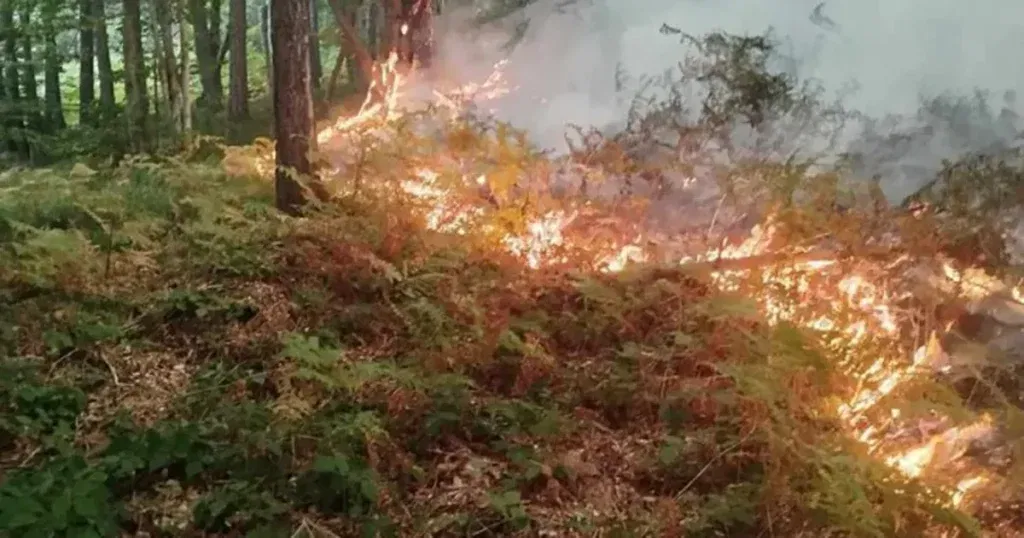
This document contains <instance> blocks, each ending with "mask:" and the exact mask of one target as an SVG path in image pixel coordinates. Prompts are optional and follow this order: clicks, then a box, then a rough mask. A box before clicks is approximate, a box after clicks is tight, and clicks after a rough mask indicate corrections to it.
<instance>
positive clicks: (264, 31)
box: [260, 0, 274, 95]
mask: <svg viewBox="0 0 1024 538" xmlns="http://www.w3.org/2000/svg"><path fill="white" fill-rule="evenodd" d="M260 43H262V45H263V59H264V62H265V63H266V66H267V90H268V92H269V93H270V95H273V94H274V55H273V53H272V51H271V50H270V0H264V2H263V5H262V6H260Z"/></svg>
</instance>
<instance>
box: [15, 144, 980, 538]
mask: <svg viewBox="0 0 1024 538" xmlns="http://www.w3.org/2000/svg"><path fill="white" fill-rule="evenodd" d="M0 188H2V190H3V195H2V196H0V251H2V252H0V302H2V304H3V305H5V307H4V308H2V309H0V354H2V357H3V360H2V363H0V368H2V369H3V372H2V374H0V450H2V466H3V475H2V481H0V535H4V536H17V537H25V538H31V537H44V536H46V537H49V536H67V537H72V536H74V537H85V536H99V537H102V536H117V535H118V534H119V533H120V534H122V535H136V536H141V535H149V536H239V535H246V536H266V537H271V536H282V537H283V536H310V537H313V536H355V535H363V536H510V535H523V536H526V535H531V536H532V535H545V534H546V535H552V536H623V537H627V536H682V535H686V536H709V537H710V536H735V537H748V536H758V535H774V536H823V535H828V536H879V537H881V536H907V537H917V536H921V535H922V533H924V532H925V530H926V529H934V528H935V527H943V528H956V529H961V530H963V531H966V532H968V533H973V532H976V531H977V529H976V525H975V524H974V523H973V522H972V521H971V520H970V518H968V517H967V516H966V515H964V514H961V513H959V512H956V511H954V510H950V509H947V508H944V507H943V505H942V504H941V502H940V500H939V499H938V498H934V497H932V496H931V494H930V493H928V492H927V491H926V490H924V489H923V488H921V487H920V486H919V485H917V484H916V483H911V482H908V481H907V480H906V479H904V478H902V477H901V476H900V475H899V474H898V473H897V472H895V471H893V470H892V469H890V468H889V467H887V466H885V465H883V464H882V463H880V462H878V461H877V460H875V459H873V458H871V457H870V456H869V455H868V454H866V453H865V449H864V448H862V447H860V446H859V445H856V444H854V443H853V442H852V441H850V440H849V439H848V437H847V435H846V434H844V433H843V431H842V428H840V425H839V424H838V423H837V421H836V419H835V418H833V416H832V414H830V413H829V412H828V409H829V406H830V405H832V404H833V402H832V398H833V396H834V395H835V394H837V393H839V392H841V387H839V386H838V384H839V379H838V378H839V376H838V372H837V371H836V367H835V366H834V365H833V363H832V362H831V361H830V359H829V357H828V356H827V354H826V353H825V352H824V351H823V350H821V349H819V348H818V347H817V346H816V344H814V341H813V340H811V339H808V338H805V336H804V335H803V334H802V333H801V332H800V331H799V330H797V329H796V328H794V327H791V326H787V325H785V324H781V325H775V326H769V325H768V324H767V323H765V322H764V320H763V319H761V317H760V316H759V315H758V314H757V313H756V312H757V310H756V309H755V308H753V307H751V306H750V305H748V304H747V303H746V302H745V301H744V300H743V299H742V298H739V297H733V296H729V295H727V294H723V293H721V292H717V291H713V290H712V288H711V286H710V285H709V284H708V283H707V282H705V281H703V280H702V278H701V277H698V276H696V275H690V274H686V273H685V272H683V271H682V270H681V269H679V268H662V267H641V268H634V269H630V270H627V271H625V272H623V273H621V274H617V275H606V274H602V273H587V272H573V271H566V270H529V269H526V268H524V267H523V266H522V264H520V263H518V262H517V261H516V260H514V259H512V258H511V257H510V256H507V255H502V254H499V253H496V251H495V250H494V249H487V248H485V247H484V246H481V245H477V244H476V243H470V242H467V241H464V240H462V239H460V238H459V237H458V236H453V235H446V234H443V233H436V232H430V231H427V230H425V229H423V227H422V226H420V224H419V223H418V221H417V220H416V219H414V218H412V217H411V216H406V215H404V214H403V213H402V212H400V211H391V212H381V211H379V210H375V209H373V208H368V207H363V206H360V205H358V204H356V203H355V202H351V203H342V204H339V205H338V206H336V207H332V208H330V209H328V210H325V211H322V212H320V213H318V214H316V215H315V216H311V217H307V218H303V219H288V218H285V217H282V216H280V215H279V214H277V213H276V212H275V211H273V209H272V207H271V206H270V204H269V201H270V199H271V197H272V192H271V188H270V185H268V184H267V183H265V182H261V181H256V180H246V179H239V178H230V177H227V176H225V175H224V174H223V173H221V172H220V171H219V170H218V169H217V168H214V167H206V166H203V165H197V164H186V163H184V162H179V161H175V160H168V161H163V162H160V163H153V162H143V161H136V162H127V163H124V164H122V165H121V166H120V167H119V168H117V169H113V170H102V171H94V170H90V169H87V168H85V167H82V166H77V167H75V168H73V169H70V170H66V169H51V170H39V171H32V172H17V173H7V174H5V175H4V177H3V179H2V183H0Z"/></svg>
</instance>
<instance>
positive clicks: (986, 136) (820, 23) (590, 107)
mask: <svg viewBox="0 0 1024 538" xmlns="http://www.w3.org/2000/svg"><path fill="white" fill-rule="evenodd" d="M983 4H984V5H983V6H979V7H971V6H969V5H968V4H965V3H964V1H963V0H900V1H898V2H894V1H892V0H831V1H828V2H825V3H824V4H823V5H822V4H821V3H820V2H818V0H631V1H628V2H627V1H624V0H538V1H537V2H536V3H534V4H532V5H531V6H529V7H528V8H526V9H523V10H520V11H519V12H518V13H516V14H513V15H510V16H508V17H505V18H503V19H502V20H500V21H497V22H495V23H492V24H489V25H487V26H485V27H484V28H482V29H481V28H476V29H473V28H471V27H470V25H468V24H467V23H466V19H467V12H466V11H462V10H454V12H453V13H452V14H451V15H447V16H445V17H444V18H443V19H442V20H440V21H439V24H438V32H437V35H438V37H439V58H440V62H439V63H440V65H441V67H440V69H442V70H445V71H446V72H447V73H449V74H450V76H454V77H456V78H458V79H462V80H472V79H480V78H483V77H486V75H487V73H488V72H489V71H490V70H491V67H492V65H493V64H494V63H495V62H496V61H498V60H500V59H504V58H507V59H508V65H507V67H506V76H507V78H508V80H509V82H510V83H511V84H512V85H513V86H514V87H515V88H516V90H515V91H514V92H511V93H510V94H509V95H507V96H506V97H504V98H503V99H501V100H500V101H497V102H494V103H488V105H487V106H488V107H490V108H492V109H493V111H494V113H495V116H496V117H497V118H499V119H502V120H505V121H509V122H511V123H512V124H514V125H516V126H518V127H520V128H522V129H525V130H526V131H528V132H529V133H530V134H531V138H532V140H533V141H534V142H535V143H537V144H539V145H541V146H544V147H548V148H553V149H555V150H560V149H564V148H565V142H564V138H563V135H564V132H565V126H566V125H567V124H581V125H584V126H595V127H598V128H603V129H609V130H610V129H615V128H617V127H619V126H620V125H621V124H622V122H623V120H624V119H625V117H626V115H627V112H628V109H629V106H630V100H631V99H630V98H631V97H632V96H633V94H634V93H635V91H636V89H637V88H636V84H637V81H638V80H639V79H640V77H642V76H648V77H658V76H663V75H664V74H665V73H667V72H669V71H670V70H672V69H673V68H675V67H676V66H677V65H678V62H679V61H681V60H682V59H683V55H684V54H685V51H686V49H685V47H684V46H683V45H681V44H680V41H679V36H677V35H665V34H663V33H660V32H659V28H661V26H662V25H663V24H668V25H670V26H672V27H675V28H678V29H680V30H682V31H683V32H685V33H688V34H691V35H695V36H700V35H704V34H706V33H709V32H714V31H725V32H728V33H732V34H761V33H764V32H765V31H768V30H769V29H771V30H772V32H773V36H774V37H776V38H777V39H778V40H779V41H780V42H781V47H780V49H779V53H780V56H779V58H778V60H777V68H778V69H780V70H785V71H787V72H790V73H791V74H794V75H797V76H798V77H799V78H800V79H802V80H808V79H813V80H815V81H817V82H819V83H820V84H821V85H822V86H823V87H824V89H825V90H826V92H827V93H826V95H825V96H824V97H825V98H826V99H829V98H836V97H839V96H842V103H843V105H844V107H846V108H847V109H851V110H855V111H858V112H859V113H861V114H862V115H863V116H862V117H863V118H865V119H864V120H863V121H861V122H858V123H856V124H854V125H852V126H850V127H849V128H848V129H849V130H848V132H847V133H845V135H844V137H845V138H844V140H843V144H842V147H841V148H840V150H845V151H854V152H856V153H859V154H860V161H859V162H860V171H861V172H862V173H863V174H866V175H873V174H879V175H881V176H882V186H883V190H884V191H885V192H886V194H887V195H888V197H889V198H890V200H891V201H893V202H898V201H899V200H900V199H902V198H903V197H905V196H906V195H908V194H909V193H912V192H913V191H915V190H916V189H917V188H918V187H919V186H920V185H921V184H923V183H924V182H925V181H927V180H928V178H929V175H930V174H931V173H933V172H934V170H936V169H938V167H939V166H940V165H941V160H942V159H943V158H955V157H956V156H958V155H960V154H963V153H964V152H968V151H977V150H981V149H986V148H991V147H993V146H996V145H1000V144H1003V145H1006V144H1010V143H1011V142H1012V140H1013V139H1014V138H1015V137H1016V135H1017V133H1018V132H1019V130H1020V127H1021V125H1020V124H1018V123H1016V116H1015V115H1014V113H1015V108H1016V103H1015V102H1014V100H1013V94H1012V93H1006V92H1008V91H1012V90H1018V89H1020V88H1024V62H1021V61H1020V60H1019V59H1018V58H1017V52H1018V50H1019V45H1021V44H1024V3H1021V2H1015V1H1013V0H987V1H986V2H984V3H983ZM524 29H525V33H524V32H523V30H524ZM520 33H521V34H522V36H521V38H520V39H519V40H518V42H517V43H516V44H515V46H514V47H511V50H510V51H509V43H510V41H511V40H512V37H513V35H516V34H520ZM624 74H625V75H628V76H626V77H624V76H623V75H624ZM850 88H854V91H853V92H852V93H851V92H849V91H848V90H849V89H850ZM976 90H982V91H986V92H990V93H991V95H990V97H989V98H988V99H987V106H986V105H983V104H982V103H981V102H979V101H978V100H975V99H974V98H973V96H974V92H975V91H976ZM939 96H946V100H944V101H941V102H939V103H937V104H936V103H933V104H932V106H931V109H930V110H929V111H925V112H922V103H923V102H924V101H926V100H927V99H931V98H935V97H939ZM957 97H965V98H966V99H960V100H959V101H958V100H957V99H956V98H957ZM1000 109H1002V110H1000ZM894 133H900V134H902V135H904V136H901V137H899V140H896V139H895V138H894V137H893V136H892V135H893V134H894Z"/></svg>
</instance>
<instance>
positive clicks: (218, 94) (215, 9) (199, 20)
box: [189, 0, 224, 127]
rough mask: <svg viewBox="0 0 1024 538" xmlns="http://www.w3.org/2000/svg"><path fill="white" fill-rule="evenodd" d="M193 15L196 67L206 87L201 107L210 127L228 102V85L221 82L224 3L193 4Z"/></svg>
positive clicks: (198, 1) (201, 1)
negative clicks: (213, 118) (221, 34)
mask: <svg viewBox="0 0 1024 538" xmlns="http://www.w3.org/2000/svg"><path fill="white" fill-rule="evenodd" d="M189 11H190V12H191V14H192V27H193V30H194V31H195V42H196V63H198V64H199V82H200V84H201V85H202V93H201V94H200V95H199V101H198V103H197V104H198V105H200V108H202V109H204V111H205V112H206V115H205V117H204V119H205V120H206V121H205V122H204V123H207V124H209V123H210V122H211V121H212V118H211V117H210V116H212V115H213V114H216V113H218V112H220V111H221V107H222V104H223V99H224V85H223V83H222V81H221V56H220V55H221V48H222V47H221V45H220V2H219V1H214V2H209V3H208V2H207V0H189ZM200 126H201V127H202V124H200ZM207 127H209V125H207Z"/></svg>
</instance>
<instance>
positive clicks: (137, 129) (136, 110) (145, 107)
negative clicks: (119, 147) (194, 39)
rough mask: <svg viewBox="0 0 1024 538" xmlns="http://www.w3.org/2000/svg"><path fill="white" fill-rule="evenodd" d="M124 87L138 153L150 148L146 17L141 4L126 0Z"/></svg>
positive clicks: (134, 145) (133, 141)
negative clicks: (144, 45)
mask: <svg viewBox="0 0 1024 538" xmlns="http://www.w3.org/2000/svg"><path fill="white" fill-rule="evenodd" d="M123 5H124V86H125V94H126V95H127V99H128V107H127V108H128V130H129V133H130V144H131V148H132V150H134V151H137V152H142V151H145V150H146V149H147V147H148V140H147V135H148V129H147V120H148V112H149V103H148V100H147V97H146V66H145V64H144V63H143V57H142V14H141V6H140V5H139V0H124V2H123Z"/></svg>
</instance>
